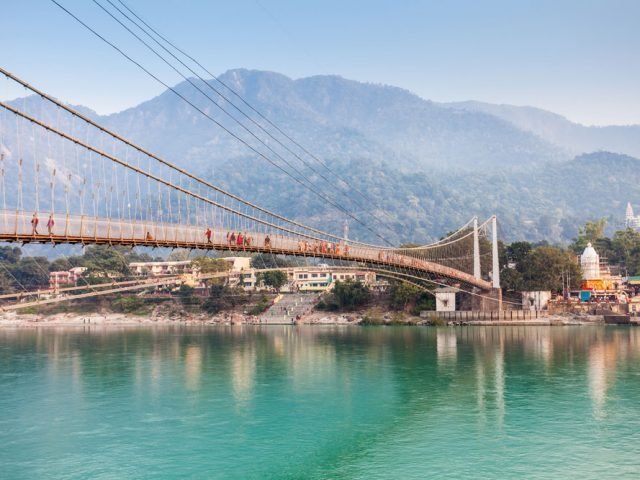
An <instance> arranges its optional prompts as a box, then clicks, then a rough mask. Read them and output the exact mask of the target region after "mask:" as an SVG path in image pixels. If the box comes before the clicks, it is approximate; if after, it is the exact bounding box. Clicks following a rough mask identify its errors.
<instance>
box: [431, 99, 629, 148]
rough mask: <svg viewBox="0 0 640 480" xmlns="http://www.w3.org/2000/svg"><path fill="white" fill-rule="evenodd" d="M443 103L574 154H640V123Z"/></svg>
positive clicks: (473, 104)
mask: <svg viewBox="0 0 640 480" xmlns="http://www.w3.org/2000/svg"><path fill="white" fill-rule="evenodd" d="M440 105H441V106H444V107H448V108H453V109H457V110H462V111H466V112H481V113H487V114H489V115H493V116H495V117H498V118H501V119H503V120H506V121H508V122H510V123H511V124H513V125H514V126H516V127H518V128H520V129H522V130H524V131H526V132H530V133H533V134H535V135H537V136H539V137H540V138H542V139H544V140H546V141H547V142H549V143H551V144H553V145H557V146H559V147H562V148H565V149H567V150H568V151H570V152H571V153H572V154H580V153H586V152H593V151H598V150H604V151H609V152H615V153H622V154H627V155H632V156H635V157H640V125H628V126H606V127H593V126H585V125H581V124H579V123H573V122H571V121H569V120H567V119H566V118H564V117H563V116H561V115H558V114H556V113H552V112H548V111H546V110H541V109H539V108H534V107H516V106H513V105H493V104H490V103H482V102H475V101H468V102H456V103H443V104H440Z"/></svg>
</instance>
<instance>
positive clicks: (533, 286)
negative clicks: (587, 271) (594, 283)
mask: <svg viewBox="0 0 640 480" xmlns="http://www.w3.org/2000/svg"><path fill="white" fill-rule="evenodd" d="M521 271H522V280H523V285H522V288H523V289H524V290H551V291H553V292H561V291H562V278H563V275H564V276H566V275H569V276H570V277H571V287H572V288H578V287H579V286H580V282H581V279H582V275H581V271H580V266H579V265H578V263H577V262H576V260H575V256H574V254H573V253H572V252H570V251H567V250H564V249H562V248H559V247H550V246H542V247H536V248H534V249H533V250H532V251H531V253H530V254H529V255H527V256H526V257H525V259H524V261H523V262H522V268H521Z"/></svg>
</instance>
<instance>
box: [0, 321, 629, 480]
mask: <svg viewBox="0 0 640 480" xmlns="http://www.w3.org/2000/svg"><path fill="white" fill-rule="evenodd" d="M0 477H1V478H7V479H23V478H24V479H31V478H33V479H41V478H64V479H86V478H91V479H125V478H126V479H135V478H154V479H164V478H167V479H168V478H172V479H173V478H185V477H186V478H238V479H251V478H255V479H258V478H260V479H262V478H273V479H278V478H290V479H298V478H299V479H303V478H304V479H306V478H312V479H313V478H317V479H324V478H334V479H342V478H344V479H352V478H353V479H355V478H358V479H376V478H380V479H382V478H391V479H410V478H416V479H422V478H427V477H429V478H451V479H460V478H470V479H471V478H473V479H481V478H492V479H504V478H530V479H543V478H544V479H549V478H579V479H603V478H640V328H623V327H604V326H599V327H585V326H582V327H458V328H453V327H444V328H435V327H353V326H351V327H336V326H333V327H318V326H309V327H285V326H283V327H279V326H272V327H251V326H232V327H163V328H135V327H127V328H117V327H108V328H89V327H75V328H73V327H67V328H53V327H51V328H40V329H2V330H0Z"/></svg>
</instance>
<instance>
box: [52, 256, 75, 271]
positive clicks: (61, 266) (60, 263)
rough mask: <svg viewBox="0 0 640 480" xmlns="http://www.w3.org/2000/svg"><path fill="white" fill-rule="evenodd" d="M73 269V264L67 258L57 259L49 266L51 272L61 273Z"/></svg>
mask: <svg viewBox="0 0 640 480" xmlns="http://www.w3.org/2000/svg"><path fill="white" fill-rule="evenodd" d="M71 268H73V265H72V264H71V262H70V261H69V260H68V259H66V258H56V259H55V260H54V261H52V262H51V263H50V264H49V271H50V272H61V271H64V270H70V269H71Z"/></svg>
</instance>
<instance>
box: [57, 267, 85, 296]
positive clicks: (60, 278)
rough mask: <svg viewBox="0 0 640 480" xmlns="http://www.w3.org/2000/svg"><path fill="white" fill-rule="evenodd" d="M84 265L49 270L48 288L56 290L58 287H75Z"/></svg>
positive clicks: (83, 270)
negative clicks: (67, 268) (53, 270)
mask: <svg viewBox="0 0 640 480" xmlns="http://www.w3.org/2000/svg"><path fill="white" fill-rule="evenodd" d="M86 270H87V269H86V267H73V268H71V269H69V270H61V271H57V272H49V288H50V289H52V290H56V289H58V288H60V287H75V286H76V284H77V282H78V280H79V279H80V277H81V276H82V274H83V273H84V272H85V271H86Z"/></svg>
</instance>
